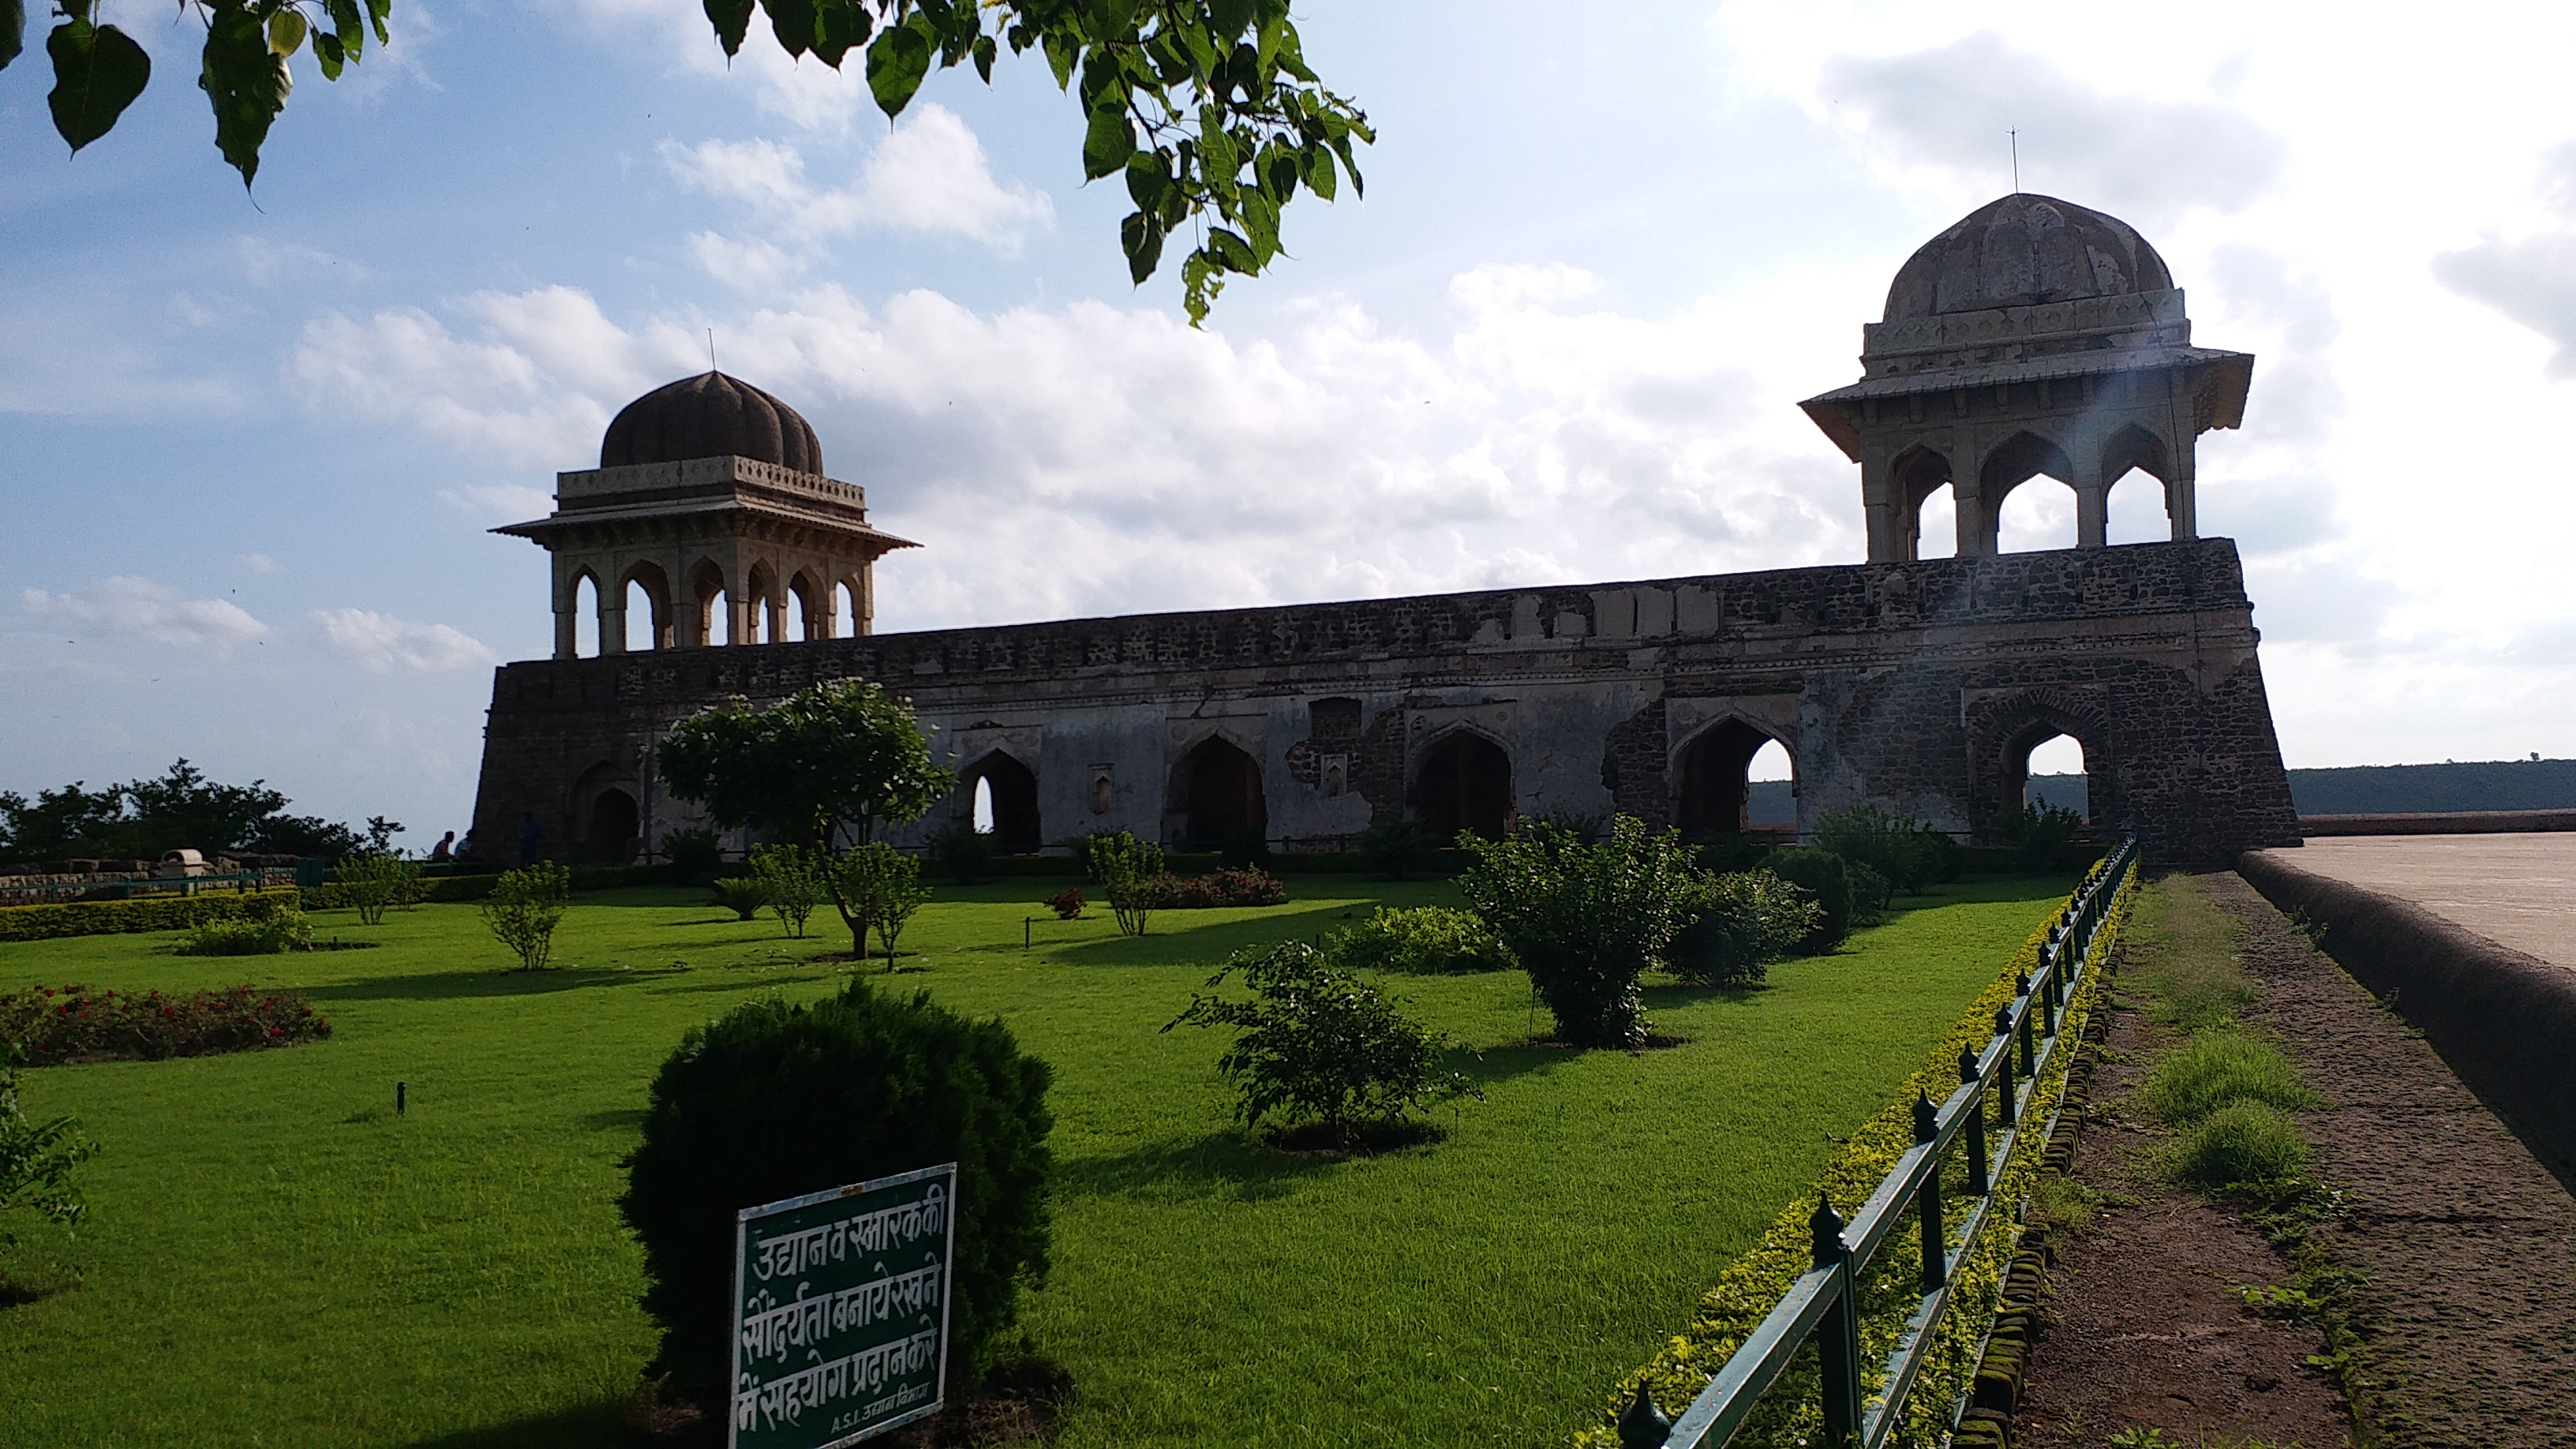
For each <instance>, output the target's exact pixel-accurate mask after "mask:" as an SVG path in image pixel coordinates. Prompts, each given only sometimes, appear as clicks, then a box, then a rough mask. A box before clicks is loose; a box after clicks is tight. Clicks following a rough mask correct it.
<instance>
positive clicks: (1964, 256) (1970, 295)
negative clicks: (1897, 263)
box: [1885, 192, 2173, 322]
mask: <svg viewBox="0 0 2576 1449" xmlns="http://www.w3.org/2000/svg"><path fill="white" fill-rule="evenodd" d="M2172 286H2173V273H2171V272H2169V271H2167V270H2166V269H2165V259H2164V258H2162V257H2160V256H2157V255H2156V249H2155V248H2154V247H2151V246H2149V245H2147V239H2146V238H2145V237H2142V236H2140V235H2138V233H2137V230H2136V229H2135V228H2133V227H2131V226H2130V225H2129V224H2128V223H2127V222H2125V221H2122V220H2120V219H2119V218H2118V217H2115V216H2105V215H2103V214H2102V213H2100V212H2098V211H2091V210H2088V209H2086V208H2084V207H2081V206H2077V205H2076V204H2075V203H2073V202H2071V201H2060V200H2058V199H2057V198H2055V197H2053V196H2033V195H2029V194H2027V193H2023V192H2016V193H2014V194H2013V195H2011V196H2007V197H2004V198H2003V199H2002V200H2000V201H1990V202H1988V203H1986V204H1985V205H1984V206H1981V207H1978V208H1977V209H1976V210H1975V211H1972V212H1969V213H1968V214H1967V215H1966V216H1964V217H1962V218H1960V220H1959V222H1958V224H1957V225H1955V226H1952V227H1951V228H1950V229H1949V230H1948V231H1945V232H1943V233H1941V234H1940V235H1939V236H1936V237H1934V238H1932V240H1930V241H1928V242H1925V243H1924V244H1923V247H1922V250H1920V251H1917V252H1916V253H1915V254H1914V255H1913V256H1912V257H1910V258H1908V259H1907V260H1906V263H1905V265H1904V266H1903V267H1902V268H1901V269H1899V270H1898V271H1897V273H1896V282H1895V284H1894V285H1893V286H1891V287H1889V288H1888V289H1887V316H1886V318H1885V320H1886V321H1889V322H1902V321H1907V320H1910V319H1913V318H1918V317H1933V316H1938V315H1940V314H1942V313H1947V312H1982V311H1985V310H1987V309H1989V308H1994V307H2029V306H2035V305H2037V304H2039V303H2042V302H2068V301H2074V300H2076V299H2078V298H2082V297H2116V296H2120V295H2122V294H2125V293H2131V292H2162V291H2165V290H2168V289H2169V288H2171V287H2172Z"/></svg>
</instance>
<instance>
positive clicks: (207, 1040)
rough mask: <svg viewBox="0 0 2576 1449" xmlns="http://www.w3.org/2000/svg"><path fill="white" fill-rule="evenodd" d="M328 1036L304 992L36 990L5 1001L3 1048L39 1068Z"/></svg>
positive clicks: (1, 1008)
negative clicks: (14, 1048)
mask: <svg viewBox="0 0 2576 1449" xmlns="http://www.w3.org/2000/svg"><path fill="white" fill-rule="evenodd" d="M330 1034H331V1023H329V1022H328V1021H325V1020H324V1019H323V1018H321V1017H319V1016H316V1015H315V1014H314V1012H313V1006H312V1003H311V1002H309V1001H307V1000H305V998H304V996H303V994H302V993H301V992H295V991H262V990H260V989H259V988H258V987H255V986H233V987H227V988H224V989H221V990H215V991H195V992H188V993H185V994H182V995H175V996H168V995H163V994H162V993H161V992H158V991H92V990H90V989H89V988H88V987H86V986H63V987H53V986H31V987H28V988H26V989H25V990H22V991H12V992H7V993H4V994H0V1041H14V1042H16V1043H18V1044H19V1045H20V1046H21V1047H23V1048H24V1049H25V1051H26V1056H27V1060H28V1061H29V1062H31V1063H33V1064H34V1065H36V1066H42V1067H50V1066H59V1065H61V1064H62V1063H64V1062H70V1061H87V1060H94V1059H106V1058H134V1059H139V1060H142V1061H160V1060H163V1059H164V1058H167V1057H203V1056H214V1055H218V1054H220V1053H223V1052H243V1051H254V1050H257V1049H259V1048H262V1047H273V1046H293V1045H294V1044H296V1043H298V1042H305V1041H315V1040H319V1039H321V1038H323V1037H327V1036H329V1035H330Z"/></svg>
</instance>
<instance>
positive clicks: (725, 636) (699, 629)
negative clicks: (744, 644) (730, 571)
mask: <svg viewBox="0 0 2576 1449" xmlns="http://www.w3.org/2000/svg"><path fill="white" fill-rule="evenodd" d="M727 612H728V611H727V609H726V608H725V580H724V570H722V569H720V568H717V567H716V566H715V563H714V561H713V560H711V559H700V560H699V561H698V566H697V567H696V568H693V569H691V570H689V616H688V635H689V637H687V638H685V639H683V640H681V641H680V642H681V643H683V644H688V645H701V644H718V643H729V642H731V640H732V638H733V630H732V620H730V619H728V618H727V617H726V614H727Z"/></svg>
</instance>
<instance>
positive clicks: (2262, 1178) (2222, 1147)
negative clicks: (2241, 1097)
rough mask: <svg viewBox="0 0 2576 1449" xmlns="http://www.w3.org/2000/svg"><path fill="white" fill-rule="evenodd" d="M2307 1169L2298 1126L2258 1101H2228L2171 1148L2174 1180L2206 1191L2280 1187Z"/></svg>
mask: <svg viewBox="0 0 2576 1449" xmlns="http://www.w3.org/2000/svg"><path fill="white" fill-rule="evenodd" d="M2307 1165H2308V1139H2307V1138H2306V1136H2304V1135H2303V1134H2302V1133H2301V1132H2300V1131H2299V1124H2298V1123H2296V1122H2293V1121H2291V1120H2290V1118H2289V1117H2288V1115H2286V1114H2285V1113H2283V1112H2282V1111H2281V1110H2280V1109H2279V1108H2277V1107H2273V1106H2270V1105H2268V1104H2266V1103H2263V1102H2230V1103H2228V1104H2227V1105H2226V1106H2224V1107H2221V1108H2219V1109H2218V1110H2216V1111H2214V1112H2212V1113H2210V1114H2209V1115H2208V1116H2206V1117H2204V1118H2202V1119H2201V1120H2200V1123H2199V1125H2198V1126H2195V1127H2193V1128H2192V1129H2191V1130H2189V1131H2188V1132H2186V1133H2184V1134H2183V1138H2182V1141H2181V1142H2179V1143H2177V1144H2175V1147H2174V1151H2173V1156H2172V1159H2171V1163H2170V1170H2171V1172H2172V1174H2173V1176H2174V1178H2175V1179H2176V1180H2177V1181H2181V1182H2185V1183H2189V1184H2190V1185H2192V1186H2194V1187H2197V1188H2201V1189H2204V1190H2206V1191H2209V1192H2224V1191H2227V1190H2228V1189H2230V1188H2237V1189H2254V1190H2257V1191H2260V1190H2265V1189H2272V1188H2278V1187H2281V1186H2283V1185H2285V1184H2287V1183H2289V1182H2290V1181H2292V1180H2293V1179H2295V1178H2296V1177H2298V1175H2299V1173H2300V1170H2301V1169H2303V1168H2305V1167H2306V1166H2307Z"/></svg>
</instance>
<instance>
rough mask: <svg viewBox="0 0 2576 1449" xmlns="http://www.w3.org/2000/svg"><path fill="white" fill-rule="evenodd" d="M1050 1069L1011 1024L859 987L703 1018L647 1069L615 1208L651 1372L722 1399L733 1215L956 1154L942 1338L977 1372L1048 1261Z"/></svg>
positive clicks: (969, 1377) (691, 1395) (926, 997)
mask: <svg viewBox="0 0 2576 1449" xmlns="http://www.w3.org/2000/svg"><path fill="white" fill-rule="evenodd" d="M1052 1077H1053V1073H1052V1072H1051V1071H1050V1070H1049V1069H1048V1067H1047V1064H1046V1063H1045V1062H1043V1061H1040V1060H1038V1059H1037V1058H1035V1057H1032V1056H1026V1055H1023V1054H1022V1053H1021V1051H1020V1049H1019V1044H1018V1042H1017V1041H1015V1040H1014V1039H1013V1038H1012V1036H1011V1032H1010V1029H1009V1028H1008V1027H1006V1026H1004V1025H1003V1024H1002V1023H1001V1022H1000V1021H999V1020H984V1021H973V1020H969V1019H967V1018H966V1017H963V1016H960V1015H958V1014H957V1013H956V1012H954V1011H951V1010H949V1009H947V1008H946V1007H942V1006H939V1005H937V1004H935V1003H934V1002H932V1001H931V999H930V993H928V992H926V991H924V992H920V993H917V994H915V995H913V996H911V997H909V998H902V997H897V996H894V995H891V994H887V993H882V992H878V991H874V990H871V989H870V987H869V986H868V984H867V983H866V982H865V981H862V980H856V979H854V980H852V981H851V982H850V984H849V987H848V989H847V990H845V991H844V992H842V993H841V994H840V995H838V996H831V997H826V998H824V999H823V1000H821V1001H818V1002H815V1003H813V1004H812V1005H789V1004H788V1003H786V1002H784V1001H780V1000H778V999H776V998H774V997H773V998H771V999H769V1000H766V1001H758V1002H752V1003H748V1004H746V1005H743V1006H738V1007H736V1008H734V1009H733V1010H732V1011H730V1012H727V1013H726V1014H725V1015H723V1016H722V1017H719V1018H717V1019H716V1020H714V1021H712V1022H709V1023H708V1024H706V1025H705V1026H701V1027H693V1028H691V1029H690V1031H689V1033H688V1035H687V1036H685V1037H683V1038H682V1039H681V1041H680V1045H679V1048H678V1049H677V1050H676V1051H674V1052H672V1053H671V1056H670V1058H669V1060H667V1061H665V1062H664V1063H663V1064H662V1069H661V1071H660V1072H659V1073H658V1074H656V1075H655V1077H654V1079H653V1086H652V1093H651V1098H650V1103H649V1105H648V1107H647V1109H646V1111H645V1114H644V1130H643V1141H642V1143H641V1144H640V1145H638V1146H637V1147H636V1149H635V1152H634V1155H633V1156H631V1157H629V1158H628V1159H627V1160H626V1171H627V1188H626V1193H625V1196H624V1197H622V1198H621V1199H620V1200H619V1203H618V1206H619V1208H620V1209H621V1211H622V1212H623V1213H624V1215H625V1218H626V1222H627V1224H628V1225H629V1226H630V1227H632V1228H633V1229H634V1230H635V1235H636V1237H637V1238H639V1239H641V1240H642V1242H643V1246H644V1270H645V1279H646V1282H647V1284H648V1286H647V1288H646V1289H645V1292H644V1311H645V1312H647V1313H649V1314H651V1315H652V1317H653V1318H654V1320H655V1321H656V1322H657V1323H658V1324H660V1326H661V1329H662V1345H661V1351H660V1353H659V1354H658V1355H657V1356H656V1357H655V1359H654V1362H653V1364H652V1366H651V1369H650V1370H649V1371H650V1372H652V1373H655V1374H668V1375H670V1380H671V1386H672V1388H673V1389H674V1390H675V1391H676V1392H677V1393H678V1394H679V1395H680V1396H681V1397H682V1398H684V1399H687V1400H689V1401H691V1402H694V1403H697V1404H699V1405H701V1406H704V1407H707V1408H710V1409H714V1408H718V1407H720V1406H722V1405H723V1404H724V1403H725V1402H726V1393H725V1389H726V1371H727V1364H728V1361H729V1359H728V1353H727V1348H728V1345H727V1337H728V1328H729V1322H730V1320H729V1316H728V1314H727V1311H726V1309H727V1300H728V1298H729V1297H730V1296H731V1293H732V1289H733V1245H734V1221H735V1218H734V1215H735V1213H736V1212H737V1211H738V1210H739V1209H742V1208H745V1207H751V1206H755V1205H757V1204H760V1203H766V1202H777V1201H779V1200H781V1199H784V1198H790V1197H797V1196H800V1195H802V1194H805V1193H809V1192H815V1191H819V1190H821V1189H823V1188H831V1187H843V1186H847V1185H848V1184H851V1183H856V1182H865V1181H869V1180H871V1179H874V1178H879V1177H890V1176H893V1175H894V1174H896V1173H899V1172H910V1171H912V1170H914V1169H915V1168H922V1167H935V1166H937V1165H939V1164H940V1163H943V1162H952V1161H953V1162H955V1163H956V1164H957V1219H956V1224H957V1227H956V1231H957V1238H956V1245H957V1253H956V1258H955V1268H954V1269H953V1273H954V1277H953V1278H952V1280H951V1281H952V1282H953V1283H954V1284H955V1296H954V1297H953V1298H952V1299H951V1300H950V1318H949V1347H950V1352H951V1354H952V1355H953V1359H952V1361H953V1362H956V1363H958V1364H960V1365H961V1366H962V1367H963V1369H964V1374H963V1377H964V1379H965V1383H966V1386H968V1387H971V1386H972V1385H973V1384H974V1383H975V1382H976V1381H977V1380H978V1379H980V1378H981V1377H982V1375H983V1372H984V1370H985V1368H986V1367H987V1366H988V1364H989V1363H990V1361H991V1358H992V1354H993V1350H994V1347H995V1344H996V1340H997V1339H999V1338H1000V1336H1001V1335H1002V1333H1003V1331H1004V1330H1006V1329H1007V1328H1008V1327H1009V1326H1010V1324H1011V1322H1012V1321H1013V1319H1014V1318H1015V1317H1016V1315H1017V1312H1018V1302H1019V1290H1020V1288H1021V1287H1022V1286H1023V1285H1028V1284H1035V1283H1037V1282H1039V1281H1041V1280H1042V1279H1043V1278H1044V1277H1045V1275H1046V1270H1047V1247H1048V1236H1049V1226H1048V1203H1047V1198H1048V1187H1049V1179H1050V1177H1051V1176H1052V1173H1053V1166H1054V1164H1053V1159H1052V1157H1051V1156H1050V1154H1049V1153H1048V1150H1047V1146H1046V1138H1047V1133H1048V1132H1049V1130H1050V1129H1051V1128H1052V1127H1053V1125H1054V1124H1053V1119H1052V1118H1051V1117H1050V1115H1049V1114H1048V1112H1047V1107H1046V1091H1047V1086H1048V1083H1049V1081H1050V1080H1051V1079H1052Z"/></svg>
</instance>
